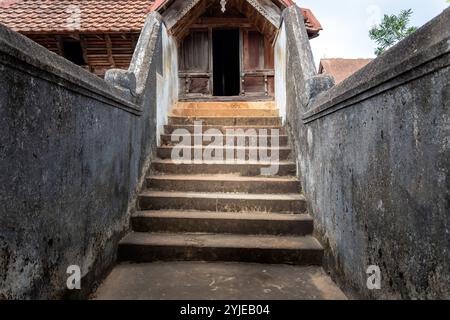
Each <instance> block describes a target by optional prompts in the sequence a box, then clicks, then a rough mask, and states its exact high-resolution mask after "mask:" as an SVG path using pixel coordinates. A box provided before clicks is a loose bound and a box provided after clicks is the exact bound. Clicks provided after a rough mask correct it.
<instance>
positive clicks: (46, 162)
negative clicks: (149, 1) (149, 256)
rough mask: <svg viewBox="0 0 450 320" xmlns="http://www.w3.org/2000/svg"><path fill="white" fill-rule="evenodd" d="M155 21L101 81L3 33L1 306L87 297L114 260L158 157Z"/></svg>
mask: <svg viewBox="0 0 450 320" xmlns="http://www.w3.org/2000/svg"><path fill="white" fill-rule="evenodd" d="M154 18H155V17H150V18H149V21H147V23H146V27H147V29H146V27H144V31H145V30H147V31H148V30H150V31H151V35H150V37H149V38H148V39H146V38H145V32H144V34H143V35H141V38H142V41H141V40H140V41H139V42H140V46H139V45H138V47H139V48H138V49H139V50H141V51H142V50H143V51H144V52H143V55H141V56H139V57H137V58H136V59H135V60H134V61H135V62H136V63H135V64H134V65H133V66H131V67H130V70H128V71H119V70H116V71H112V72H111V74H110V75H109V76H107V81H105V80H103V79H100V78H97V77H96V76H94V75H92V74H91V73H89V72H87V71H85V70H83V69H81V68H79V67H78V66H76V65H74V64H72V63H70V62H68V61H67V60H65V59H63V58H62V57H59V56H57V55H55V54H53V53H51V52H49V51H48V50H46V49H45V48H43V47H41V46H39V45H37V44H36V43H34V42H32V41H31V40H29V39H27V38H25V37H23V36H21V35H19V34H17V33H15V32H12V31H11V30H9V29H7V28H6V27H4V26H1V25H0V73H1V77H0V171H1V174H0V279H2V280H1V281H0V299H14V298H15V299H17V298H21V299H57V298H62V297H68V298H84V297H86V296H87V295H88V294H89V293H90V292H91V290H92V288H93V287H94V286H95V285H96V283H97V282H98V281H99V280H101V279H102V277H103V276H104V275H105V274H106V273H107V272H108V270H109V269H110V268H111V267H112V264H113V263H114V262H115V259H116V254H117V246H118V242H119V240H120V239H121V238H122V236H123V234H124V233H125V231H126V230H128V228H129V220H130V210H131V209H132V208H133V207H134V205H133V204H134V201H135V199H136V195H137V191H138V189H139V188H140V184H141V183H143V181H144V179H143V178H144V173H145V172H146V171H147V169H148V167H149V159H150V158H151V153H152V152H153V151H154V150H156V109H157V106H156V101H155V96H156V71H157V70H158V69H161V63H162V59H161V39H160V38H161V34H160V32H159V22H158V21H157V20H155V21H150V20H152V19H154ZM150 22H152V24H151V26H150ZM148 26H150V27H148ZM137 53H138V54H139V53H142V52H137ZM133 68H134V69H133ZM71 265H77V266H79V267H80V268H81V275H82V279H81V290H80V291H68V290H67V287H66V281H67V278H68V276H69V274H67V273H66V271H67V268H68V267H69V266H71Z"/></svg>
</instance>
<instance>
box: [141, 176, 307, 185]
mask: <svg viewBox="0 0 450 320" xmlns="http://www.w3.org/2000/svg"><path fill="white" fill-rule="evenodd" d="M147 179H153V180H176V181H224V182H229V181H231V182H260V183H264V182H299V180H298V178H297V177H295V176H284V177H278V176H277V177H270V176H267V177H266V176H256V177H247V176H241V175H237V174H205V175H199V174H163V175H151V176H148V177H147Z"/></svg>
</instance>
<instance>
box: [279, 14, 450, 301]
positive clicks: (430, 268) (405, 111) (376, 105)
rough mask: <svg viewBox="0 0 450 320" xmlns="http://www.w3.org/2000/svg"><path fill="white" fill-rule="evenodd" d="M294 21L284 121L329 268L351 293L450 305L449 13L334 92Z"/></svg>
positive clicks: (289, 19)
mask: <svg viewBox="0 0 450 320" xmlns="http://www.w3.org/2000/svg"><path fill="white" fill-rule="evenodd" d="M297 15H298V13H296V12H295V10H294V9H292V10H290V11H288V12H286V14H285V16H286V17H285V23H286V30H287V39H288V50H289V51H288V69H287V70H288V71H287V72H288V74H287V79H288V80H287V82H286V85H287V97H288V98H287V100H288V102H287V121H288V125H289V129H290V132H291V135H292V137H293V139H294V141H295V147H296V151H297V152H296V153H297V157H298V167H299V174H300V176H301V178H302V182H303V186H304V190H305V193H306V197H307V199H308V206H309V208H310V212H311V213H312V214H313V215H314V219H315V225H316V232H317V235H318V237H319V238H320V239H321V242H322V243H323V244H324V246H325V247H326V259H325V266H326V268H327V270H328V271H330V272H331V274H332V275H333V277H334V279H335V280H337V281H338V283H339V284H340V285H341V287H342V288H343V289H345V290H346V292H347V293H348V294H350V295H353V296H354V297H359V298H375V299H380V298H394V299H397V298H404V299H430V298H437V299H442V298H446V299H448V298H450V177H449V173H450V172H449V171H450V141H449V139H450V102H449V101H450V73H449V71H450V67H449V66H450V54H449V51H450V29H449V28H448V26H449V25H450V9H447V10H446V11H444V12H443V13H442V14H441V15H440V16H438V17H437V18H435V19H434V20H433V21H431V22H429V23H428V24H427V25H425V26H424V27H422V28H421V29H420V30H419V31H417V32H416V33H415V34H413V35H412V36H411V37H409V38H407V39H405V40H404V41H402V42H401V43H399V44H398V45H397V46H395V47H393V48H392V49H391V50H389V51H388V52H386V53H385V54H383V55H382V56H380V57H379V58H378V59H376V60H375V61H373V62H372V63H371V64H369V65H368V66H366V67H365V68H364V69H362V70H361V71H359V72H358V73H357V74H355V75H353V76H352V77H350V78H349V79H347V80H346V81H344V82H343V83H341V84H340V85H338V86H334V87H332V88H331V89H328V88H330V87H331V86H332V80H331V79H327V78H326V77H322V76H317V75H315V74H311V72H310V66H311V64H312V63H313V62H312V59H311V58H308V57H309V56H310V49H309V44H308V43H307V41H306V40H304V39H300V40H301V41H300V42H299V41H298V39H299V37H300V38H301V37H302V36H303V37H304V26H303V25H302V23H299V21H298V19H296V17H297ZM295 44H297V45H295ZM305 57H306V58H305ZM327 89H328V90H327ZM320 92H322V93H320ZM370 266H376V267H379V269H380V271H381V289H380V290H369V289H368V287H367V279H368V275H367V273H366V272H367V270H368V268H369V267H370Z"/></svg>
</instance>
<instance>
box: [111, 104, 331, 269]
mask: <svg viewBox="0 0 450 320" xmlns="http://www.w3.org/2000/svg"><path fill="white" fill-rule="evenodd" d="M194 121H202V125H203V128H202V130H203V132H205V133H206V134H208V132H206V131H207V130H210V129H217V130H219V131H220V132H223V133H225V132H226V130H227V129H235V130H237V129H243V130H249V129H255V130H257V131H256V133H257V134H261V135H267V132H260V131H259V130H260V129H268V130H270V129H278V130H279V132H280V137H279V145H278V147H277V149H278V151H279V160H278V161H277V162H278V163H277V164H278V166H279V171H278V173H277V175H276V176H262V175H261V168H263V167H267V166H268V165H269V163H268V162H267V161H266V162H264V161H260V157H258V159H255V160H253V161H251V162H246V163H238V162H235V161H233V162H230V161H225V160H224V161H222V162H219V163H216V162H214V161H206V160H204V161H192V162H190V163H184V164H179V163H176V162H175V161H173V160H172V152H173V149H174V147H175V143H173V142H172V139H171V134H172V133H173V132H174V131H175V130H177V129H184V134H183V135H182V136H184V137H183V138H189V137H191V145H190V146H189V149H190V151H192V155H194V154H195V151H196V150H197V152H199V151H203V150H204V148H205V147H206V145H208V144H209V143H210V142H207V141H204V142H200V144H197V145H194V141H195V135H192V136H191V134H196V135H197V138H198V136H199V132H198V130H197V132H196V130H195V128H194ZM268 133H269V135H270V131H268ZM186 136H187V137H186ZM200 136H201V135H200ZM232 138H233V140H234V141H245V147H241V149H243V150H241V151H242V152H243V153H244V154H246V155H247V156H248V155H249V153H252V152H253V151H255V150H253V149H255V146H254V145H253V144H252V143H251V141H254V140H252V139H256V138H258V137H257V136H251V137H247V139H245V140H244V137H243V136H242V132H239V131H237V133H236V132H235V135H233V136H232ZM268 138H269V144H268V147H269V146H270V145H271V144H270V142H271V140H270V136H269V137H268ZM238 139H243V140H238ZM205 140H207V139H205ZM225 140H226V139H224V142H223V147H222V148H220V149H217V150H216V152H223V154H224V155H225V154H226V152H227V150H228V149H230V146H229V145H228V144H227V143H226V142H225ZM161 142H162V145H161V146H160V147H159V148H158V150H157V156H158V159H155V160H154V161H153V163H152V170H151V173H150V174H149V176H148V178H147V185H146V189H145V190H144V191H143V192H142V193H141V194H140V197H139V201H138V202H139V204H138V207H139V210H138V212H136V213H135V214H134V215H133V216H132V221H131V225H132V230H133V232H131V233H130V234H128V235H127V236H126V237H125V238H124V239H123V240H122V241H121V243H120V245H119V255H118V257H119V260H120V261H131V262H153V261H227V262H254V263H268V264H292V265H321V263H322V255H323V249H322V247H321V245H320V244H319V242H318V241H317V240H316V239H315V238H314V237H313V236H312V232H313V220H312V218H311V217H310V216H309V215H308V213H307V212H306V204H305V198H304V196H303V195H302V193H301V185H300V182H299V181H298V180H297V178H296V165H295V163H294V162H293V161H292V160H291V157H292V155H291V149H290V147H289V145H288V138H287V135H286V132H285V131H284V129H283V128H282V127H281V120H280V117H279V114H278V110H277V109H276V108H275V105H274V103H273V102H259V103H257V102H253V103H252V102H240V103H220V102H218V103H212V102H209V103H207V102H204V103H201V102H195V103H194V102H191V103H179V104H178V105H177V106H176V108H174V110H173V111H172V113H171V115H170V117H169V124H168V125H166V126H165V131H164V134H163V135H162V136H161ZM202 145H203V146H202ZM256 149H257V150H256V151H260V150H259V149H258V148H256ZM238 150H239V149H238ZM237 152H238V151H236V150H235V153H234V155H237Z"/></svg>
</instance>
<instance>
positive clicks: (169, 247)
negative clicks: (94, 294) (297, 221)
mask: <svg viewBox="0 0 450 320" xmlns="http://www.w3.org/2000/svg"><path fill="white" fill-rule="evenodd" d="M322 257H323V249H322V246H321V245H320V243H319V242H318V241H317V240H316V239H315V238H313V237H311V236H304V237H292V236H289V237H288V236H284V237H282V236H255V235H228V234H198V233H143V232H142V233H141V232H133V233H130V234H128V235H127V236H126V237H125V238H124V239H123V240H122V241H121V242H120V244H119V260H120V261H133V262H152V261H186V260H189V261H239V262H258V263H272V264H294V265H320V264H321V263H322Z"/></svg>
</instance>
